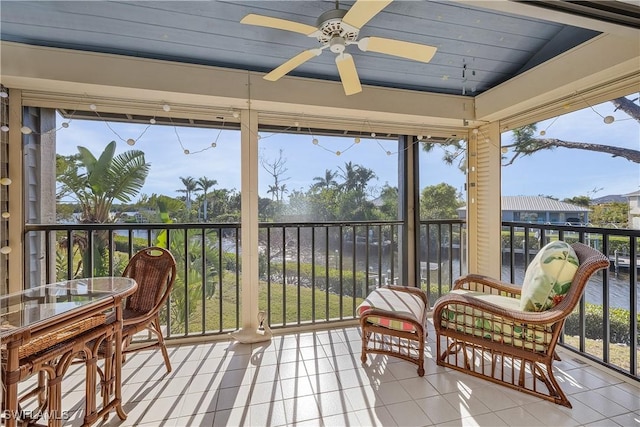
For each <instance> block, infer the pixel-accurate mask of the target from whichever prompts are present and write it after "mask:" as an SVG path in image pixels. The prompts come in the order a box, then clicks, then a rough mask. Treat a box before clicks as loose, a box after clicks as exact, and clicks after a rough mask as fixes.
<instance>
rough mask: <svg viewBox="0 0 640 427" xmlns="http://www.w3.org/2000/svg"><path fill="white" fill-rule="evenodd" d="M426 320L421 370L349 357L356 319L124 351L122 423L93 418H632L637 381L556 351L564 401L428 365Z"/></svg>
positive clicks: (343, 422)
mask: <svg viewBox="0 0 640 427" xmlns="http://www.w3.org/2000/svg"><path fill="white" fill-rule="evenodd" d="M434 336H435V333H434V332H433V327H432V326H430V330H429V337H428V342H427V344H428V346H427V349H426V353H427V356H426V360H425V370H426V373H425V376H424V377H422V378H421V377H418V376H417V374H416V367H415V365H413V364H411V363H408V362H405V361H402V360H400V359H396V358H389V357H386V356H380V355H377V356H369V360H368V363H367V365H366V366H363V365H362V364H361V362H360V345H361V339H360V330H359V328H358V327H355V326H354V327H348V328H338V329H332V330H321V331H315V332H300V333H294V334H289V335H280V336H276V337H274V339H273V340H272V341H271V342H270V343H268V344H254V345H248V344H239V343H234V342H231V341H216V342H210V343H203V344H196V345H181V346H175V347H170V348H169V353H170V358H171V363H172V365H173V371H172V372H171V373H170V374H167V373H166V369H165V366H164V363H163V359H162V356H161V354H160V352H159V351H156V352H152V351H145V352H139V353H137V354H135V355H133V356H130V357H129V358H128V359H127V361H126V363H125V365H124V368H123V384H124V387H123V394H124V402H125V404H124V408H125V410H126V411H127V412H128V418H127V420H125V421H120V419H119V418H118V417H117V415H115V413H112V414H111V415H110V418H109V420H108V421H107V422H100V423H98V424H97V425H103V426H134V425H135V426H239V425H245V426H281V425H300V426H306V425H309V426H370V425H371V426H373V425H375V426H429V425H438V426H440V425H447V426H461V425H465V426H541V425H547V426H577V425H589V426H616V425H622V426H640V383H636V382H633V381H631V380H628V381H624V380H623V379H621V378H619V377H617V376H614V375H611V374H609V373H607V372H606V371H604V370H602V369H601V368H596V367H595V366H591V365H589V364H585V363H584V362H581V361H579V360H577V359H575V357H573V355H572V354H571V353H569V352H561V356H562V359H563V360H562V361H561V362H559V363H556V364H555V366H556V368H557V370H558V375H556V377H557V378H558V381H560V382H561V386H562V387H563V390H564V391H565V392H566V393H567V394H568V395H569V399H570V401H571V402H572V404H573V409H569V408H565V407H563V406H559V405H555V404H553V403H550V402H547V401H545V400H542V399H539V398H536V397H533V396H530V395H528V394H524V393H521V392H518V391H515V390H511V389H509V388H506V387H502V386H499V385H494V384H492V383H489V382H488V381H483V380H481V379H477V378H474V377H472V376H469V375H465V374H462V373H459V372H456V371H452V370H449V369H445V368H441V367H439V366H437V365H436V363H435V359H434V354H435V342H434ZM83 369H84V368H82V367H78V368H74V369H73V371H71V372H70V373H69V374H68V375H67V377H66V378H65V380H64V383H63V391H64V400H63V409H66V410H68V411H69V414H70V416H71V417H70V419H69V421H68V422H67V425H72V426H76V425H80V424H81V422H82V417H83V416H84V411H83V409H82V408H83V401H82V398H83V395H84V382H83Z"/></svg>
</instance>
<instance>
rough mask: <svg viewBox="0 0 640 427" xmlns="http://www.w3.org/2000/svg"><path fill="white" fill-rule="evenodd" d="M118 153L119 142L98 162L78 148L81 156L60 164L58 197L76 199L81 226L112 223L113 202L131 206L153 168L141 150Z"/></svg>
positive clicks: (84, 149) (109, 145) (111, 144)
mask: <svg viewBox="0 0 640 427" xmlns="http://www.w3.org/2000/svg"><path fill="white" fill-rule="evenodd" d="M115 150H116V142H115V141H111V142H110V143H109V144H108V145H107V146H106V147H105V149H104V151H103V152H102V154H101V155H100V158H98V159H96V158H95V156H94V155H93V154H91V152H90V151H89V150H87V149H86V148H85V147H81V146H78V152H79V154H78V155H75V156H69V157H66V158H62V159H59V161H58V167H59V168H58V177H57V180H58V182H59V183H60V184H61V188H60V191H59V194H70V195H73V196H74V197H75V198H76V199H77V201H78V203H79V204H80V207H81V209H82V213H81V217H80V222H82V223H105V222H111V220H112V219H111V218H110V211H111V206H112V204H113V202H114V201H115V200H118V201H120V202H122V203H129V202H130V201H131V200H132V199H133V197H134V196H136V195H137V194H138V193H139V192H140V189H142V186H143V185H144V182H145V180H146V179H147V175H148V174H149V168H150V167H151V165H150V164H149V163H147V162H145V159H144V153H143V152H142V151H139V150H130V151H126V152H124V153H122V154H118V155H117V156H114V154H115ZM82 169H84V171H83V170H82Z"/></svg>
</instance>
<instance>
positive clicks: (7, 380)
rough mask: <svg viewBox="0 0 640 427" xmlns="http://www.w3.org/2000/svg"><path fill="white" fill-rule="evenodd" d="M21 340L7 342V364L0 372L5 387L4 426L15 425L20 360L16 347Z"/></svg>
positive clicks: (10, 426)
mask: <svg viewBox="0 0 640 427" xmlns="http://www.w3.org/2000/svg"><path fill="white" fill-rule="evenodd" d="M21 343H22V340H21V339H19V340H16V341H11V342H8V343H7V365H6V367H5V370H4V372H3V374H2V377H3V378H2V379H3V381H4V385H5V387H6V389H5V394H4V406H3V407H2V411H3V412H2V418H3V421H4V425H5V426H6V427H15V426H16V422H17V416H18V381H19V379H20V378H19V377H20V371H19V370H20V362H19V360H18V348H19V347H20V344H21Z"/></svg>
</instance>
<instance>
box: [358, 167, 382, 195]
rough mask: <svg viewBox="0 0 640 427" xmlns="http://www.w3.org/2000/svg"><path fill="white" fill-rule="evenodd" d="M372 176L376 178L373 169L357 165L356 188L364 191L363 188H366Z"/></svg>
mask: <svg viewBox="0 0 640 427" xmlns="http://www.w3.org/2000/svg"><path fill="white" fill-rule="evenodd" d="M373 178H377V176H376V173H375V172H374V171H373V169H369V168H365V167H362V166H357V169H356V190H359V191H361V192H363V193H364V190H365V188H367V184H369V181H371V180H372V179H373Z"/></svg>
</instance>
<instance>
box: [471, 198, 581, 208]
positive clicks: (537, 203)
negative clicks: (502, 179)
mask: <svg viewBox="0 0 640 427" xmlns="http://www.w3.org/2000/svg"><path fill="white" fill-rule="evenodd" d="M501 208H502V210H503V211H514V212H518V211H519V212H522V211H524V212H533V211H545V212H589V208H585V207H584V206H580V205H574V204H571V203H565V202H559V201H558V200H553V199H549V198H547V197H541V196H502V206H501ZM465 209H467V207H466V206H463V207H461V208H459V209H458V210H465Z"/></svg>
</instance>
